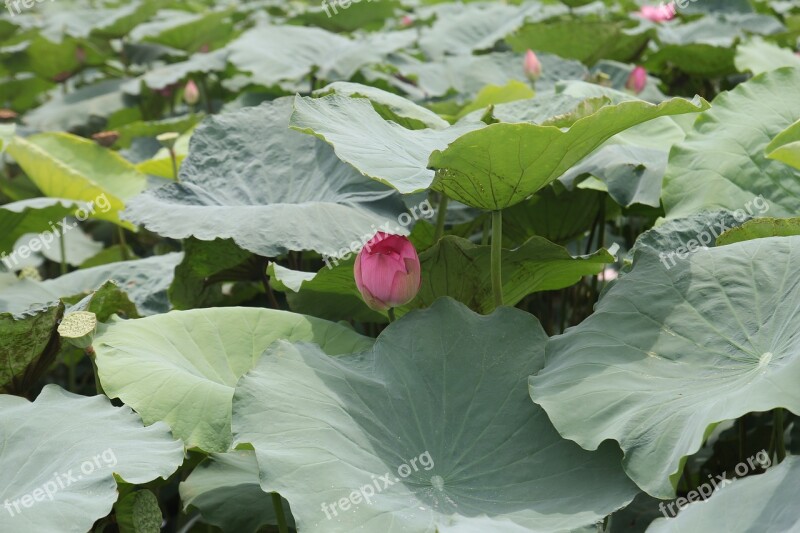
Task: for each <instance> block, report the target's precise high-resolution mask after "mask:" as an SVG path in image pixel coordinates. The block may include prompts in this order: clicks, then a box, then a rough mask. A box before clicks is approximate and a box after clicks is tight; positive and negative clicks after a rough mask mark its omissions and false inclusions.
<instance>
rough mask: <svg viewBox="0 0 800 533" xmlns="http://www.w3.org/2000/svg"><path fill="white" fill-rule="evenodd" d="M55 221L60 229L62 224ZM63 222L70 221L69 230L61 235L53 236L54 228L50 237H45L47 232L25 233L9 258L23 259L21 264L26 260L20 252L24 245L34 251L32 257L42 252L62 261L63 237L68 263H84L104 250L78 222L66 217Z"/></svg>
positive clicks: (77, 264) (46, 256)
mask: <svg viewBox="0 0 800 533" xmlns="http://www.w3.org/2000/svg"><path fill="white" fill-rule="evenodd" d="M70 220H71V221H70ZM55 222H57V221H54V224H53V225H54V227H58V228H59V230H60V228H61V226H60V225H59V226H56V225H55ZM63 222H68V223H67V228H69V231H66V230H65V231H64V232H63V233H62V234H61V236H60V237H58V236H53V233H52V229H51V230H50V232H49V233H50V236H48V237H44V236H45V235H47V233H39V234H36V233H28V234H26V235H23V236H22V237H21V238H20V239H19V241H17V244H16V245H15V246H14V253H12V254H9V258H11V257H14V258H16V259H17V260H18V261H20V259H22V261H20V263H18V265H19V264H21V263H22V262H23V261H24V257H21V255H20V253H21V251H22V249H23V247H27V248H28V249H29V250H33V251H34V253H33V254H32V256H31V257H36V256H37V254H41V257H44V258H46V259H49V260H50V261H53V262H55V263H60V262H61V246H60V240H61V239H62V238H63V239H64V258H65V261H66V263H67V264H68V265H72V266H79V265H81V264H83V262H84V261H86V260H87V259H89V258H91V257H94V256H95V255H97V254H98V253H99V252H100V251H102V250H103V243H101V242H98V241H95V240H93V239H92V238H91V237H90V236H89V235H87V234H86V233H84V232H82V231H81V230H80V229H79V228H78V223H77V222H76V221H74V220H72V219H66V220H65V221H63ZM59 224H60V223H59ZM43 237H44V238H43ZM45 239H47V240H45ZM18 265H17V266H16V267H14V269H15V270H18V269H19V266H18Z"/></svg>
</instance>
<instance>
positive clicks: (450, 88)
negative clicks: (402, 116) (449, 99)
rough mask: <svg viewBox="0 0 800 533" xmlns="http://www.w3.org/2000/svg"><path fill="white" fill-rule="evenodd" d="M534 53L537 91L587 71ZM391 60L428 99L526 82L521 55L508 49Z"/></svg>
mask: <svg viewBox="0 0 800 533" xmlns="http://www.w3.org/2000/svg"><path fill="white" fill-rule="evenodd" d="M537 55H538V57H539V61H540V62H541V64H542V76H541V78H539V79H538V80H536V90H537V91H542V90H549V89H552V88H553V87H554V86H555V84H556V83H558V82H559V81H561V80H581V79H584V78H585V77H586V75H587V74H588V70H587V69H586V67H584V66H583V65H582V64H581V63H579V62H578V61H572V60H567V59H563V58H560V57H558V56H554V55H552V54H546V53H540V54H537ZM392 62H393V64H394V66H395V67H396V68H397V70H398V71H399V72H400V73H401V74H402V75H403V76H404V77H406V78H409V79H412V80H414V82H415V85H416V86H418V87H419V89H421V90H422V93H423V94H424V95H425V96H426V97H429V98H434V97H438V96H445V95H448V94H450V93H453V92H455V93H457V94H459V95H460V96H462V97H464V98H474V97H475V95H476V94H478V91H480V90H481V89H482V88H483V87H485V86H486V85H489V84H495V85H498V84H500V85H503V84H506V83H508V82H509V81H511V80H517V81H523V82H528V78H527V77H526V76H525V71H524V69H523V65H524V56H523V55H522V54H514V53H511V52H493V53H490V54H482V55H477V56H474V55H456V56H447V57H444V58H442V59H439V60H436V61H420V60H418V59H415V58H413V57H410V56H400V57H398V58H393V60H392Z"/></svg>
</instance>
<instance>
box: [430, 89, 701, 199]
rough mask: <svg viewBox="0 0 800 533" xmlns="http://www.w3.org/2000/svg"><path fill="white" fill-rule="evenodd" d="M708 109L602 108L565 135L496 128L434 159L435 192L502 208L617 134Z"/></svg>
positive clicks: (682, 105) (696, 105)
mask: <svg viewBox="0 0 800 533" xmlns="http://www.w3.org/2000/svg"><path fill="white" fill-rule="evenodd" d="M707 108H708V103H707V102H706V101H705V100H703V99H702V98H700V97H695V99H694V100H691V101H689V100H684V99H682V98H673V99H671V100H667V101H666V102H663V103H661V104H658V105H653V104H649V103H647V102H642V101H629V102H622V103H620V104H617V105H613V106H604V107H601V108H600V109H599V110H598V111H596V112H595V113H592V114H591V115H589V116H587V117H585V118H582V119H580V120H578V121H577V122H575V123H574V124H573V125H572V126H571V127H570V128H569V129H568V130H566V131H563V130H561V129H559V128H557V127H555V126H539V125H535V124H504V123H500V124H492V125H490V126H486V127H485V128H481V129H480V130H477V131H474V132H471V133H467V134H466V135H463V136H461V137H460V138H458V139H457V140H456V141H454V142H452V143H451V144H450V145H449V146H448V147H447V149H445V150H443V151H438V150H437V151H436V152H434V153H433V154H431V157H430V161H429V166H430V167H431V168H433V169H435V170H436V177H435V179H434V182H433V185H432V188H433V189H435V190H438V191H441V192H444V193H445V194H447V196H449V197H450V198H453V199H455V200H458V201H459V202H462V203H465V204H467V205H470V206H472V207H478V208H482V209H488V210H497V209H503V208H505V207H509V206H512V205H514V204H516V203H519V202H521V201H522V200H524V199H525V198H527V197H528V196H530V195H531V194H533V193H535V192H536V191H538V190H540V189H541V188H543V187H544V186H546V185H547V184H549V183H551V182H553V181H554V180H556V179H557V178H558V177H559V176H561V175H562V174H563V173H564V172H566V171H567V170H568V169H570V168H571V167H572V166H573V165H574V164H576V163H577V162H579V161H580V160H581V159H583V158H584V157H585V156H587V155H589V154H590V153H591V152H592V151H594V150H595V149H596V148H598V147H599V146H600V145H601V144H603V143H604V142H605V141H607V140H608V139H610V138H611V137H612V136H613V135H616V134H617V133H620V132H622V131H624V130H626V129H628V128H630V127H633V126H636V125H637V124H641V123H643V122H647V121H648V120H652V119H654V118H657V117H661V116H666V115H678V114H683V113H696V112H698V111H703V110H704V109H707Z"/></svg>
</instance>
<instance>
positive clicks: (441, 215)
mask: <svg viewBox="0 0 800 533" xmlns="http://www.w3.org/2000/svg"><path fill="white" fill-rule="evenodd" d="M449 200H450V199H449V198H448V197H447V196H446V195H445V194H444V193H439V205H438V209H439V212H438V213H436V232H435V233H434V234H433V242H439V239H441V238H442V235H444V222H445V219H446V218H447V202H448V201H449Z"/></svg>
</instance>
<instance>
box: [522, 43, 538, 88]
mask: <svg viewBox="0 0 800 533" xmlns="http://www.w3.org/2000/svg"><path fill="white" fill-rule="evenodd" d="M524 68H525V75H526V76H528V77H529V78H530V79H532V80H534V81H536V80H538V79H539V76H541V75H542V64H541V63H540V62H539V58H538V57H536V54H534V53H533V50H528V51H527V52H525V67H524Z"/></svg>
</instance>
